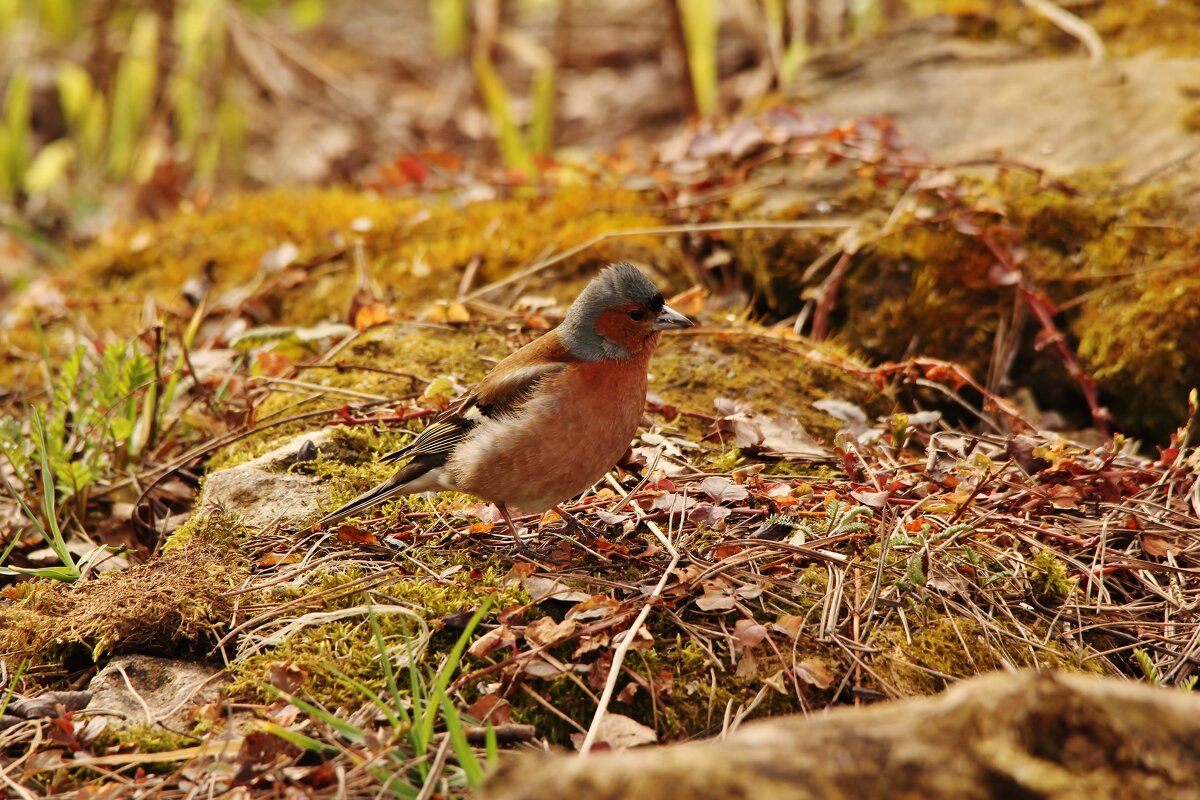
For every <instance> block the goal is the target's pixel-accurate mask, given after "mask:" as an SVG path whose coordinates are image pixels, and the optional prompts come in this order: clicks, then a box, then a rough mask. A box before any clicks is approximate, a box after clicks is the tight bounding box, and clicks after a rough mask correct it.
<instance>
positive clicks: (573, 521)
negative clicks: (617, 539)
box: [554, 506, 606, 544]
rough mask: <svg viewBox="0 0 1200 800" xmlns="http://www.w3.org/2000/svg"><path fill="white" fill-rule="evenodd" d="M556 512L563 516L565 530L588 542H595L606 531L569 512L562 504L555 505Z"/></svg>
mask: <svg viewBox="0 0 1200 800" xmlns="http://www.w3.org/2000/svg"><path fill="white" fill-rule="evenodd" d="M554 512H555V513H556V514H558V515H559V516H560V517H562V519H563V522H564V523H565V525H564V527H563V531H564V532H565V533H569V534H571V535H573V536H575V537H576V538H578V539H581V540H583V541H584V542H586V543H587V544H594V543H595V542H596V540H597V539H599V538H601V537H603V536H604V535H605V533H606V532H605V531H604V530H603V529H601V528H596V527H593V526H591V525H588V524H587V523H585V522H583V521H582V520H580V519H579V517H577V516H575V515H574V514H569V513H567V512H566V511H565V510H564V509H563V508H562V507H561V506H555V508H554Z"/></svg>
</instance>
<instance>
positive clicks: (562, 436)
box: [317, 264, 692, 549]
mask: <svg viewBox="0 0 1200 800" xmlns="http://www.w3.org/2000/svg"><path fill="white" fill-rule="evenodd" d="M691 325H692V322H691V321H690V320H689V319H688V318H687V317H685V316H683V315H682V314H680V313H678V312H677V311H675V310H674V309H672V308H670V307H669V306H667V305H666V303H665V302H664V301H663V296H662V293H661V292H659V291H658V289H657V288H655V286H654V284H653V283H651V282H650V280H649V279H648V278H647V277H646V276H645V275H643V274H642V273H641V272H640V271H639V270H638V269H636V268H635V267H633V266H631V265H629V264H614V265H612V266H610V267H607V268H606V269H604V270H603V271H601V272H600V274H599V275H597V276H596V277H595V278H594V279H592V281H591V282H590V283H589V284H588V285H587V286H586V287H585V288H584V290H583V292H582V293H580V295H579V297H578V298H576V300H575V302H574V303H572V304H571V307H570V308H569V309H568V310H567V315H566V318H565V319H564V320H563V322H562V324H561V325H559V326H558V327H557V328H555V329H554V330H552V331H549V332H547V333H545V334H543V335H542V336H540V337H538V338H537V339H535V340H534V341H532V342H530V343H529V344H527V345H525V346H524V347H522V348H521V349H520V350H518V351H517V352H515V353H513V354H512V355H510V356H509V357H508V358H506V359H504V360H503V361H501V362H500V363H499V364H497V365H496V366H495V367H494V368H493V369H492V371H491V372H489V373H488V374H487V376H486V377H484V379H483V380H482V381H480V382H479V383H478V384H477V385H476V386H475V387H474V388H473V389H471V390H470V391H468V392H467V394H466V395H464V396H463V397H461V398H459V399H458V400H456V401H455V402H454V403H453V404H451V406H450V408H449V409H447V410H446V411H444V412H443V413H442V414H440V415H439V416H438V417H436V418H435V419H434V421H433V422H432V423H430V425H429V426H428V427H427V428H425V430H424V431H422V432H421V434H420V435H419V436H418V437H417V438H416V439H415V440H413V442H412V443H411V444H409V445H408V446H407V447H404V448H403V449H400V450H397V451H395V452H394V453H388V454H387V455H385V456H383V457H382V459H381V460H382V461H384V462H387V463H391V462H395V461H400V460H403V459H409V461H408V463H407V464H405V465H404V466H403V467H401V468H400V470H399V471H397V472H396V474H395V475H393V476H392V477H390V478H388V479H387V480H386V481H384V482H383V483H381V484H379V485H378V486H376V487H374V488H373V489H370V490H369V491H367V492H364V493H363V494H361V495H359V496H358V497H356V498H354V499H353V500H351V501H350V502H348V503H346V504H345V505H344V506H342V507H341V508H339V509H337V510H336V511H334V512H333V513H331V514H329V515H327V516H325V517H324V518H322V519H321V520H320V521H319V522H317V525H318V526H326V525H329V524H331V523H334V522H337V521H339V520H341V519H344V518H346V517H348V516H351V515H353V514H357V513H358V512H360V511H363V510H365V509H367V508H370V507H371V506H374V505H376V504H378V503H381V502H383V501H384V500H389V499H391V498H394V497H399V496H401V495H407V494H415V493H418V492H429V491H435V492H436V491H457V492H466V493H468V494H473V495H475V496H476V497H479V498H482V499H483V500H486V501H488V502H491V503H494V504H495V505H496V506H497V507H498V508H499V509H500V513H501V514H502V515H503V516H504V520H505V522H507V523H508V527H509V529H510V531H511V532H512V535H513V538H514V539H515V540H516V542H517V546H518V547H519V548H522V549H524V547H523V545H522V543H521V540H520V536H519V534H518V533H517V527H516V525H514V524H513V521H512V516H511V513H510V509H511V510H518V511H520V512H523V513H529V514H534V513H541V512H543V511H546V510H547V509H551V508H553V509H554V510H555V511H556V512H557V513H558V514H559V515H560V516H562V517H563V519H564V520H566V521H567V523H568V525H570V526H571V527H574V528H576V529H579V528H582V527H583V526H582V525H581V524H580V523H579V522H578V521H577V520H575V519H574V517H572V516H571V515H570V514H568V513H567V512H566V511H564V510H563V509H562V507H561V506H560V505H559V504H560V503H562V502H564V501H566V500H568V499H570V498H572V497H574V496H576V495H578V494H580V493H581V492H583V491H584V490H585V489H587V488H588V487H589V486H591V485H592V484H593V483H595V482H596V481H598V480H600V478H602V477H603V476H604V474H605V473H606V472H608V471H609V470H610V469H612V468H613V466H614V465H615V464H616V463H617V461H618V460H619V459H620V458H621V456H622V455H623V454H624V453H625V450H626V448H628V446H629V443H630V440H632V439H633V436H634V434H635V433H636V432H637V426H638V421H639V420H640V419H641V415H642V409H643V406H644V405H645V401H646V378H647V368H648V366H649V362H650V356H651V354H652V353H653V351H654V346H655V344H656V343H657V341H658V337H659V332H660V331H663V330H667V329H670V328H687V327H691Z"/></svg>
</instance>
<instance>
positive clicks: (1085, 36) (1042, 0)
mask: <svg viewBox="0 0 1200 800" xmlns="http://www.w3.org/2000/svg"><path fill="white" fill-rule="evenodd" d="M1021 2H1022V3H1024V4H1025V5H1026V7H1028V8H1029V9H1030V10H1031V11H1033V12H1035V13H1037V14H1040V15H1042V16H1043V17H1045V18H1046V19H1048V20H1050V22H1052V23H1054V25H1056V26H1057V27H1058V28H1060V29H1061V30H1063V31H1064V32H1066V33H1069V34H1070V35H1072V36H1074V37H1075V38H1076V39H1078V40H1079V41H1080V42H1082V43H1083V46H1084V47H1086V48H1087V51H1088V55H1089V56H1091V63H1090V65H1089V66H1090V67H1091V68H1092V69H1096V68H1097V67H1099V66H1100V65H1101V64H1103V63H1104V42H1103V41H1102V40H1101V39H1100V34H1098V33H1096V29H1095V28H1093V27H1092V26H1091V25H1088V24H1087V23H1086V22H1084V21H1083V20H1081V19H1080V18H1079V17H1077V16H1075V15H1074V14H1072V13H1071V12H1070V11H1067V10H1066V9H1065V8H1061V7H1059V6H1056V5H1055V4H1054V3H1052V2H1050V0H1021Z"/></svg>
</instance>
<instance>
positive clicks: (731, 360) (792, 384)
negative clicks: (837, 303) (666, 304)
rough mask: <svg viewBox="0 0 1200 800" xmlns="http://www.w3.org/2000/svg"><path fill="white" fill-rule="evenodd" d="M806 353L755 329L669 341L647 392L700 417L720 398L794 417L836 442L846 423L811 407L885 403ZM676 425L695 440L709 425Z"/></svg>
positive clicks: (719, 455)
mask: <svg viewBox="0 0 1200 800" xmlns="http://www.w3.org/2000/svg"><path fill="white" fill-rule="evenodd" d="M806 352H807V345H805V344H804V343H803V341H802V340H798V339H797V340H787V339H783V338H781V337H780V336H778V335H775V334H767V333H766V332H764V331H761V330H759V329H756V328H754V326H750V325H740V326H739V325H730V326H729V327H728V328H726V329H724V330H714V331H696V332H695V333H690V332H689V333H687V334H683V335H678V336H668V337H665V338H664V339H663V342H662V343H661V344H660V345H659V348H658V351H657V352H656V353H655V356H654V359H653V360H652V361H651V362H650V389H651V390H652V391H654V392H656V393H657V394H658V395H659V396H661V397H662V398H663V399H664V400H665V401H667V402H668V403H669V404H672V405H674V406H676V407H678V408H680V409H684V410H688V411H697V412H700V413H702V414H714V413H715V412H716V407H715V405H714V401H715V400H716V399H717V398H718V397H721V398H725V399H727V400H731V401H733V402H736V403H743V404H746V405H749V406H750V407H751V408H752V409H753V410H755V411H756V412H759V413H761V414H764V415H765V416H768V417H773V418H779V417H792V418H794V419H796V420H798V421H799V422H800V424H801V425H802V426H803V427H804V429H805V430H806V431H807V432H808V433H809V434H811V435H812V436H814V437H816V438H817V439H818V440H823V441H832V439H833V436H834V434H836V433H837V431H838V430H839V429H840V428H841V427H842V424H843V423H842V422H841V421H840V420H837V419H835V418H834V417H831V416H829V415H828V414H826V413H824V412H822V411H818V410H816V409H814V408H813V407H812V403H813V402H814V401H816V400H820V399H823V398H827V397H837V398H840V399H843V400H847V401H850V402H853V403H856V404H858V405H859V406H860V407H862V408H864V409H869V410H870V411H881V410H882V409H883V408H884V407H885V406H886V405H887V402H886V400H885V399H884V398H883V397H882V396H881V395H880V393H879V392H878V391H876V390H875V389H874V388H873V387H871V386H868V385H866V384H865V383H864V382H862V381H859V380H857V379H856V378H854V377H853V376H852V375H851V374H850V373H848V372H847V371H845V370H841V369H838V368H836V367H834V366H831V365H829V364H827V363H823V362H821V361H818V360H816V359H813V358H810V357H809V356H807V355H806V354H805V353H806ZM870 411H869V412H868V413H870ZM673 424H674V425H675V426H677V427H679V428H680V429H682V430H683V431H684V432H685V433H686V435H687V436H688V437H689V438H691V439H692V440H693V441H700V440H701V439H702V438H704V437H705V436H707V435H708V434H709V433H710V427H711V426H710V425H709V424H708V423H704V422H702V421H700V420H696V419H695V418H692V417H687V416H681V417H679V418H677V419H676V420H675V421H674V423H673ZM731 452H733V451H730V450H729V449H727V448H726V447H722V448H720V449H718V450H717V451H716V453H715V454H714V457H715V458H716V459H729V458H732V457H733V456H730V455H727V454H729V453H731ZM742 455H745V454H742ZM718 463H723V462H720V461H719V462H718Z"/></svg>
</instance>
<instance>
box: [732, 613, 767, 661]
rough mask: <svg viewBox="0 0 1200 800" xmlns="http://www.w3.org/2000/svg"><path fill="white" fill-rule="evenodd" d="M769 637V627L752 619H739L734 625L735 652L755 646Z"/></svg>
mask: <svg viewBox="0 0 1200 800" xmlns="http://www.w3.org/2000/svg"><path fill="white" fill-rule="evenodd" d="M766 638H767V628H766V626H765V625H760V624H759V623H758V622H756V621H755V620H752V619H739V620H738V621H737V622H735V623H734V625H733V652H735V653H740V652H742V651H743V650H746V649H748V648H751V647H754V646H756V645H758V644H760V643H761V642H762V640H763V639H766Z"/></svg>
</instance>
